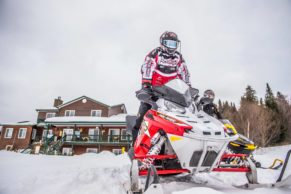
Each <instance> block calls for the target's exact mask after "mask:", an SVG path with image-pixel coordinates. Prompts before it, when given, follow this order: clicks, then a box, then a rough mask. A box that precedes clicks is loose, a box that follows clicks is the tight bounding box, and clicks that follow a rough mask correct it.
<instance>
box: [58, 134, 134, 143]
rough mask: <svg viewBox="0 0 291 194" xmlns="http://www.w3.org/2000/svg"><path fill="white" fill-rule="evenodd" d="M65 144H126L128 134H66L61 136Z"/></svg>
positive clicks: (129, 138) (129, 140) (128, 137)
mask: <svg viewBox="0 0 291 194" xmlns="http://www.w3.org/2000/svg"><path fill="white" fill-rule="evenodd" d="M62 140H63V142H64V144H65V145H128V144H130V143H131V141H132V138H131V136H130V135H82V134H81V135H66V136H65V137H63V138H62Z"/></svg>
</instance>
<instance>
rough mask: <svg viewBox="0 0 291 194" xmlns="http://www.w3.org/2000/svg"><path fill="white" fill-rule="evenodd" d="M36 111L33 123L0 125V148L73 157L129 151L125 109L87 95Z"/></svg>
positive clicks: (59, 101) (56, 101) (58, 100)
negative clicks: (104, 151)
mask: <svg viewBox="0 0 291 194" xmlns="http://www.w3.org/2000/svg"><path fill="white" fill-rule="evenodd" d="M53 105H54V106H53V107H49V108H38V109H36V111H37V113H38V116H37V122H36V123H31V122H20V123H4V124H1V126H2V131H1V134H0V149H6V150H21V151H22V152H25V151H29V152H31V153H36V154H37V153H44V154H62V155H74V154H82V153H86V152H94V153H98V152H101V151H103V150H107V151H111V152H113V153H115V154H120V153H121V152H122V151H125V150H127V149H129V147H130V143H131V137H130V136H129V135H128V134H127V133H126V122H125V117H126V113H127V111H126V107H125V105H124V104H119V105H115V106H109V105H106V104H104V103H101V102H99V101H97V100H94V99H92V98H89V97H87V96H81V97H79V98H76V99H74V100H71V101H69V102H66V103H63V101H62V99H61V98H60V97H58V98H57V99H55V100H54V103H53Z"/></svg>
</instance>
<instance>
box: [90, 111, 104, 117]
mask: <svg viewBox="0 0 291 194" xmlns="http://www.w3.org/2000/svg"><path fill="white" fill-rule="evenodd" d="M101 114H102V110H91V116H92V117H101Z"/></svg>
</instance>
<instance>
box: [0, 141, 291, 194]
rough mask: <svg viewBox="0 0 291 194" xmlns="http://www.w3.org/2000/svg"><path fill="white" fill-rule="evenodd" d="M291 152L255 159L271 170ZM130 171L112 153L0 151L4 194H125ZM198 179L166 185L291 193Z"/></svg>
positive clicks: (184, 190)
mask: <svg viewBox="0 0 291 194" xmlns="http://www.w3.org/2000/svg"><path fill="white" fill-rule="evenodd" d="M289 149H291V145H289V146H282V147H274V148H269V149H262V150H258V151H257V153H256V155H255V158H256V159H257V160H258V161H260V162H261V163H262V164H263V165H264V166H269V165H270V164H271V163H272V161H273V159H274V158H280V159H284V157H285V155H286V152H287V151H288V150H289ZM129 168H130V160H129V159H128V157H127V155H126V154H124V155H119V156H115V155H114V154H112V153H111V152H102V153H100V154H83V155H80V156H72V157H69V156H46V155H27V154H20V153H14V152H6V151H0V194H115V193H116V194H122V193H124V194H125V193H126V190H125V189H124V188H125V187H127V186H128V184H129ZM279 173H280V171H275V170H261V169H259V170H258V179H259V182H261V183H271V182H275V180H276V179H277V177H278V176H279ZM287 174H291V170H288V172H287ZM194 179H195V181H196V182H198V183H201V184H193V183H180V182H171V183H167V184H165V185H163V186H164V188H165V191H166V193H172V194H193V193H199V194H204V193H205V194H221V193H236V194H248V193H252V194H253V193H256V194H257V193H266V194H279V193H280V194H281V193H290V192H291V187H289V188H285V189H278V188H276V189H274V188H260V189H254V190H244V189H238V188H236V187H233V186H231V185H232V184H235V185H240V184H244V183H246V182H247V180H246V178H245V176H244V174H243V173H210V174H199V175H196V176H195V177H194Z"/></svg>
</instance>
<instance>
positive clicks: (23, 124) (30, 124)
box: [1, 121, 36, 126]
mask: <svg viewBox="0 0 291 194" xmlns="http://www.w3.org/2000/svg"><path fill="white" fill-rule="evenodd" d="M1 125H2V126H4V125H6V126H9V125H15V126H33V125H36V123H34V122H31V121H25V122H17V123H1Z"/></svg>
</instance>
